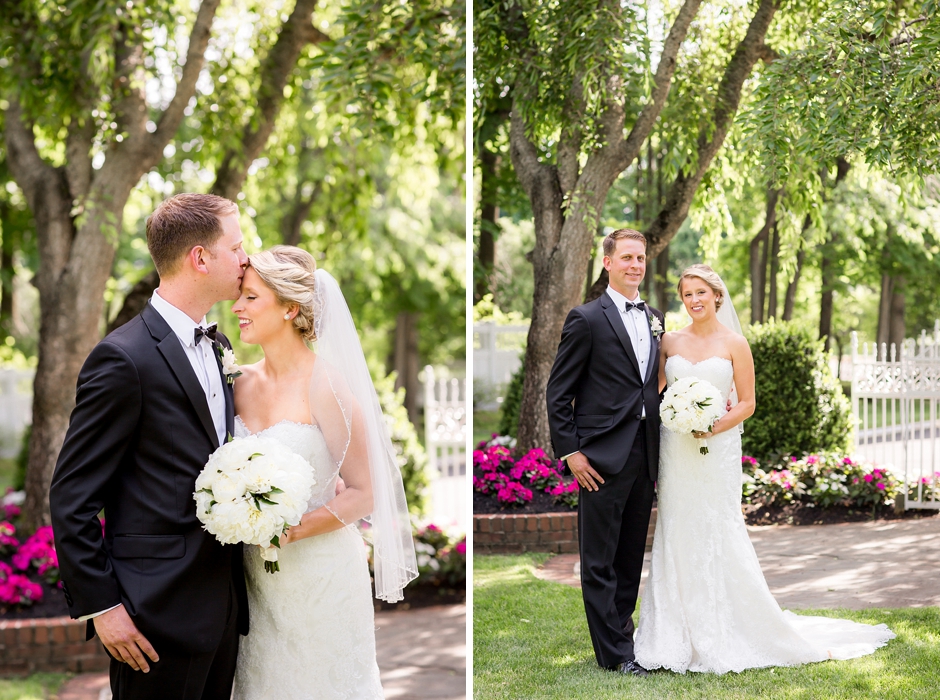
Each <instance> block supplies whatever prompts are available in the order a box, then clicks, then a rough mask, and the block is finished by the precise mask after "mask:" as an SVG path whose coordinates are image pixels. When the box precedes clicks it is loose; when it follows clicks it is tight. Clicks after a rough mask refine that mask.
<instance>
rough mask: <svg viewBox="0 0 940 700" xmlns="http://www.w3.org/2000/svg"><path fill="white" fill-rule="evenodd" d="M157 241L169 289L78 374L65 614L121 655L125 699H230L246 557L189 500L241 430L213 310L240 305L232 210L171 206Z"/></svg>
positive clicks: (219, 205) (244, 621)
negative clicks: (205, 524) (231, 302)
mask: <svg viewBox="0 0 940 700" xmlns="http://www.w3.org/2000/svg"><path fill="white" fill-rule="evenodd" d="M147 245H148V247H149V249H150V254H151V256H152V257H153V260H154V264H155V265H156V268H157V271H158V273H159V274H160V286H159V288H158V289H157V290H156V292H154V295H153V296H152V297H151V299H150V301H149V302H148V304H147V306H146V308H145V309H144V310H143V311H142V312H141V314H140V315H139V316H137V317H136V318H134V319H133V320H131V321H130V322H128V323H127V324H125V325H124V326H122V327H121V328H118V329H117V330H115V331H114V332H113V333H110V334H109V335H108V336H107V337H106V338H105V339H104V340H102V341H101V342H100V343H99V344H98V345H97V346H96V347H95V349H94V350H92V352H91V354H90V355H89V356H88V359H87V360H86V361H85V364H84V366H83V367H82V370H81V373H80V374H79V377H78V392H77V396H76V405H75V410H74V411H73V412H72V417H71V421H70V424H69V429H68V433H67V434H66V437H65V443H64V444H63V446H62V451H61V453H60V454H59V460H58V463H57V464H56V470H55V474H54V476H53V480H52V487H51V489H50V505H51V509H52V524H53V530H54V532H55V543H56V551H57V553H58V556H59V568H60V571H61V574H62V581H63V583H64V589H65V597H66V601H67V602H68V605H69V612H70V613H71V615H72V617H76V618H78V619H88V620H89V622H88V638H89V639H90V638H91V637H92V636H94V634H96V633H97V635H98V637H99V638H100V639H101V641H102V643H103V644H104V646H105V648H106V649H107V650H108V652H109V654H110V655H111V657H112V661H111V691H112V693H113V696H114V698H115V699H116V700H125V699H127V698H133V699H135V700H136V699H143V698H152V699H154V700H157V699H160V700H176V699H180V700H183V699H185V700H190V699H192V700H229V698H230V697H231V692H232V682H233V678H234V673H235V661H236V657H237V654H238V635H239V633H241V634H247V632H248V602H247V598H246V595H245V580H244V575H243V571H242V554H241V552H242V550H241V546H224V545H222V544H220V543H219V542H218V541H217V540H216V539H215V538H214V537H213V536H212V535H210V534H208V533H207V532H206V531H205V530H203V529H202V527H201V524H200V523H199V521H198V520H197V519H196V505H195V501H194V500H193V491H194V490H195V486H194V484H195V480H196V477H197V476H198V475H199V473H200V471H202V468H203V467H204V466H205V464H206V461H207V460H208V458H209V455H210V454H211V453H212V452H213V451H214V450H215V449H216V448H217V447H219V445H220V444H222V443H223V441H225V439H226V437H227V435H229V434H232V433H233V432H234V408H233V407H234V401H233V397H232V386H231V384H230V382H229V381H227V378H226V376H225V375H224V374H223V370H222V364H221V362H220V353H221V348H223V347H225V348H230V347H231V345H230V344H229V342H228V340H227V339H226V338H225V337H224V336H222V335H221V334H218V335H217V334H216V333H215V328H214V326H212V327H209V328H206V326H205V314H206V313H207V312H208V311H209V309H210V308H211V307H212V306H213V304H215V303H216V302H218V301H221V300H223V299H236V298H238V295H239V287H240V284H241V278H242V276H243V275H244V271H245V267H246V266H247V264H248V257H247V255H246V254H245V251H244V250H243V249H242V232H241V228H240V227H239V224H238V211H237V208H236V206H235V205H234V204H233V203H232V202H230V201H228V200H226V199H223V198H221V197H215V196H213V195H199V194H181V195H177V196H175V197H172V198H170V199H168V200H166V201H164V202H163V203H162V204H161V205H160V206H159V207H158V208H157V209H156V211H155V212H154V213H153V214H152V215H151V216H150V218H149V219H148V220H147ZM102 509H104V513H105V518H106V523H105V529H106V532H105V534H104V535H103V536H102V531H101V525H100V523H99V521H98V513H99V512H100V511H101V510H102Z"/></svg>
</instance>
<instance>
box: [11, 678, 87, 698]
mask: <svg viewBox="0 0 940 700" xmlns="http://www.w3.org/2000/svg"><path fill="white" fill-rule="evenodd" d="M70 677H71V676H70V675H69V674H66V673H34V674H33V675H32V676H29V677H27V678H15V679H0V700H51V699H52V698H55V697H57V694H58V692H59V687H60V686H61V685H62V684H63V683H64V682H65V681H67V680H68V679H69V678H70Z"/></svg>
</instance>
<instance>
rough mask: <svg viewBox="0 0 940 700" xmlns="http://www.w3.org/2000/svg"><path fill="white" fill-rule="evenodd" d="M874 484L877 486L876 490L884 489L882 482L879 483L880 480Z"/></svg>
mask: <svg viewBox="0 0 940 700" xmlns="http://www.w3.org/2000/svg"><path fill="white" fill-rule="evenodd" d="M876 486H877V487H878V490H879V491H884V490H885V485H884V484H883V483H881V482H880V481H879V482H878V483H877V484H876Z"/></svg>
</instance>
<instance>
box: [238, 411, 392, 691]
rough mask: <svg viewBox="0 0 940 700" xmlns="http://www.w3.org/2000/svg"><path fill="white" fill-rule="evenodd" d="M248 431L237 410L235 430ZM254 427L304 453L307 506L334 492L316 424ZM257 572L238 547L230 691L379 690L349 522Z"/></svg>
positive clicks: (253, 556)
mask: <svg viewBox="0 0 940 700" xmlns="http://www.w3.org/2000/svg"><path fill="white" fill-rule="evenodd" d="M248 434H250V433H249V431H248V429H247V428H246V427H245V424H244V423H243V422H242V421H241V418H236V426H235V436H236V437H243V436H245V435H248ZM257 434H258V435H263V436H264V437H266V438H271V439H274V440H278V441H280V442H282V443H283V444H285V445H287V446H288V447H290V448H291V449H292V450H294V451H295V452H296V453H297V454H299V455H301V456H302V457H304V458H305V459H307V460H308V461H309V462H310V464H311V465H312V466H313V468H314V475H315V477H316V479H317V484H316V486H315V487H314V495H313V497H312V498H311V500H310V502H309V507H308V510H313V509H315V508H319V507H320V506H322V505H323V504H324V503H326V502H327V501H329V500H331V499H332V498H333V495H334V493H335V490H336V468H335V464H334V462H333V460H332V458H331V457H330V454H329V451H328V449H327V445H326V441H325V440H324V438H323V435H322V434H321V433H320V430H319V429H318V428H317V427H316V426H314V425H310V424H307V423H294V422H291V421H281V422H280V423H277V424H275V425H273V426H271V427H269V428H266V429H265V430H262V431H261V432H260V433H257ZM278 561H279V562H280V566H281V570H280V571H279V572H277V573H275V574H269V573H266V572H265V570H264V562H263V561H262V559H261V556H260V554H259V549H258V547H253V546H252V547H246V548H245V576H246V578H247V582H248V601H249V608H248V609H249V620H250V621H249V625H250V633H249V634H248V636H247V637H243V638H242V640H241V646H240V648H239V652H238V668H237V670H236V673H235V692H234V695H233V699H234V700H259V699H261V698H277V699H278V700H313V699H314V698H315V699H316V700H334V699H335V700H340V699H342V700H368V699H371V698H383V697H384V695H383V692H382V685H381V683H380V681H379V668H378V664H377V663H376V659H375V621H374V615H373V607H372V586H371V583H370V581H369V568H368V562H367V560H366V548H365V545H364V544H363V540H362V538H361V537H360V535H359V533H358V531H357V530H356V527H355V525H350V526H348V527H344V528H342V529H340V530H336V531H334V532H330V533H327V534H324V535H317V536H316V537H308V538H305V539H302V540H298V541H297V542H293V543H291V544H289V545H286V546H285V547H283V548H282V549H281V550H280V551H279V553H278Z"/></svg>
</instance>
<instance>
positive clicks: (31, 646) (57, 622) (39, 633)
mask: <svg viewBox="0 0 940 700" xmlns="http://www.w3.org/2000/svg"><path fill="white" fill-rule="evenodd" d="M109 662H110V660H109V659H108V655H107V654H106V653H105V651H104V647H102V646H101V642H99V641H98V640H97V639H92V640H90V641H87V642H86V641H85V623H84V622H79V621H78V620H73V619H72V618H70V617H47V618H40V619H31V620H0V676H13V675H16V676H25V675H29V674H31V673H36V672H46V673H63V672H66V671H68V672H72V673H84V672H87V671H104V670H107V668H108V665H109Z"/></svg>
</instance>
